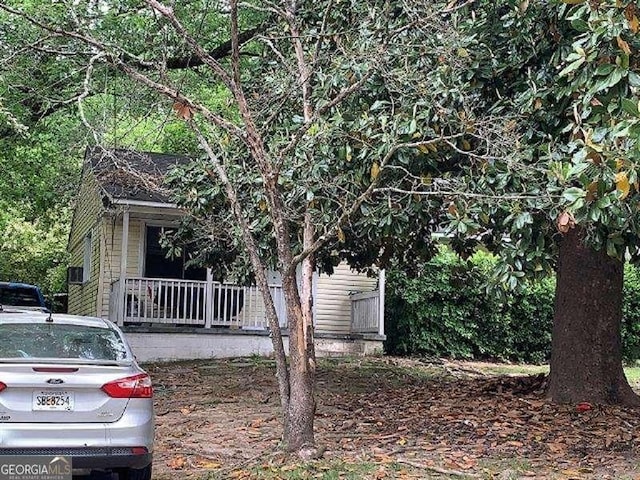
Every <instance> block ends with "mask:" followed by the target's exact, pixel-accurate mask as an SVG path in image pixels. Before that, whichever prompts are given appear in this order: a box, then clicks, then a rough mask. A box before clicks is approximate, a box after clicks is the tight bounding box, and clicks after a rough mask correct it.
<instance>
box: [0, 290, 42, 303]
mask: <svg viewBox="0 0 640 480" xmlns="http://www.w3.org/2000/svg"><path fill="white" fill-rule="evenodd" d="M0 305H17V306H23V307H40V306H42V305H41V302H40V297H39V295H38V292H37V291H36V290H35V289H33V288H27V287H3V286H0Z"/></svg>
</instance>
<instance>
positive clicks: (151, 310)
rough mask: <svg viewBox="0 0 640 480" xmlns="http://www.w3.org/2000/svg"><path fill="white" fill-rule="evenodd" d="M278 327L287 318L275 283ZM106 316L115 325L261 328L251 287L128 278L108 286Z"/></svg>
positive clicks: (260, 308)
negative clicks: (115, 323) (109, 287)
mask: <svg viewBox="0 0 640 480" xmlns="http://www.w3.org/2000/svg"><path fill="white" fill-rule="evenodd" d="M269 288H270V290H271V295H272V297H273V300H274V303H275V307H276V312H277V315H278V319H279V321H280V326H282V327H286V325H287V316H286V308H285V302H284V297H283V294H282V286H281V285H270V286H269ZM109 316H110V318H111V320H114V321H116V322H117V323H118V324H120V325H131V324H146V323H149V324H161V325H162V324H166V325H183V326H193V327H205V328H209V327H212V326H214V327H236V328H244V329H266V327H267V320H266V314H265V306H264V302H263V301H262V296H261V294H260V292H259V290H258V287H256V286H248V287H245V286H239V285H233V284H229V283H220V282H204V281H193V280H174V279H163V278H144V277H129V278H126V279H125V283H124V287H123V286H122V285H121V284H120V280H116V281H114V282H112V284H111V296H110V299H109Z"/></svg>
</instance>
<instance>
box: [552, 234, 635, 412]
mask: <svg viewBox="0 0 640 480" xmlns="http://www.w3.org/2000/svg"><path fill="white" fill-rule="evenodd" d="M582 238H583V231H582V229H580V228H579V227H576V228H573V229H571V230H570V231H569V232H568V233H566V234H565V236H564V238H563V240H562V242H561V244H560V254H559V260H558V272H557V283H556V296H555V313H554V318H553V337H552V345H551V372H550V374H549V386H548V391H547V394H548V396H549V398H550V399H551V400H552V401H554V402H558V403H579V402H591V403H596V404H621V405H640V397H638V396H637V395H636V394H635V393H634V392H633V391H632V390H631V387H630V386H629V383H628V382H627V379H626V378H625V376H624V372H623V370H622V345H621V337H620V324H621V321H622V284H623V263H622V262H621V261H620V260H618V259H615V258H612V257H610V256H608V255H607V254H606V252H605V251H602V250H601V251H595V250H593V249H592V248H589V247H585V246H584V245H583V244H582Z"/></svg>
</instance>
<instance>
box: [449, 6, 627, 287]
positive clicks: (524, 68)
mask: <svg viewBox="0 0 640 480" xmlns="http://www.w3.org/2000/svg"><path fill="white" fill-rule="evenodd" d="M470 10H472V11H473V15H467V17H466V18H465V19H462V20H461V21H460V24H459V25H460V30H461V33H460V35H461V36H462V37H465V38H468V39H469V42H468V44H467V45H466V46H465V50H466V54H467V55H469V57H471V58H472V59H473V62H474V68H472V69H471V70H470V71H469V73H468V77H467V78H466V83H465V86H464V88H465V89H469V91H476V92H477V95H478V96H477V99H478V101H477V102H476V104H475V106H474V107H475V111H476V112H478V111H484V112H486V111H492V112H495V113H496V114H498V113H501V114H502V115H504V116H508V117H510V118H511V123H508V124H507V126H508V128H507V129H506V130H505V135H506V136H508V137H509V139H510V140H509V141H511V142H512V148H513V151H512V154H511V155H510V156H508V157H505V158H494V157H490V156H486V155H485V156H473V155H470V159H471V160H475V161H471V162H469V163H467V164H465V165H463V167H462V172H463V174H462V175H460V176H459V177H458V181H460V182H461V184H462V186H463V187H464V190H466V191H467V192H473V193H474V194H475V196H474V197H473V198H465V195H461V196H460V197H458V198H452V199H451V201H452V203H453V205H454V207H452V208H451V209H450V217H451V218H450V227H449V231H450V232H451V234H452V235H456V236H459V237H461V238H460V241H467V242H468V239H469V236H470V234H471V235H474V236H475V237H474V238H476V239H478V240H480V241H481V242H482V243H483V244H484V245H486V246H487V247H488V248H490V249H491V250H493V251H496V252H500V255H501V256H502V258H503V259H504V260H505V262H504V263H503V265H502V266H501V268H500V270H499V272H498V280H499V281H500V282H501V283H503V284H504V285H506V286H508V287H510V288H514V287H516V286H517V284H518V282H520V281H522V280H524V279H525V272H528V273H533V274H535V275H540V276H544V275H547V274H549V273H550V272H551V271H552V270H553V267H554V264H555V259H556V254H557V241H558V239H559V235H558V230H560V231H561V232H562V231H566V230H568V229H570V228H574V226H575V225H579V226H580V227H582V228H584V231H585V232H586V240H587V242H588V244H589V245H590V246H593V247H594V248H596V249H606V251H607V253H609V255H611V256H614V257H618V258H622V256H623V253H624V252H625V251H628V252H630V254H631V255H632V256H633V257H635V255H636V252H637V251H638V238H639V236H638V233H640V231H638V225H640V224H639V223H638V222H637V212H638V208H637V202H638V201H639V199H640V197H639V196H638V195H637V193H638V192H637V188H636V184H637V179H638V174H637V171H636V170H637V167H636V164H637V162H638V160H639V159H640V155H639V152H640V150H639V148H640V147H639V144H638V138H639V129H640V115H639V114H638V103H639V101H640V88H639V87H640V81H639V79H640V77H639V76H638V60H637V55H636V52H637V51H638V49H640V43H639V42H640V40H639V38H640V36H638V35H637V33H638V28H639V27H638V15H639V10H638V7H637V2H633V1H619V0H603V1H597V2H592V1H572V2H561V1H544V2H520V1H506V0H505V1H501V2H479V3H478V2H474V3H473V5H472V6H471V7H470ZM459 14H460V15H461V16H462V15H463V13H462V12H460V13H459ZM473 153H474V154H475V153H477V152H473ZM461 189H462V188H461ZM460 222H464V224H465V225H464V227H463V228H462V229H460V228H459V226H460Z"/></svg>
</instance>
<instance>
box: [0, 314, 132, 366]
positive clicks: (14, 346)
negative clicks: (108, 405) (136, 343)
mask: <svg viewBox="0 0 640 480" xmlns="http://www.w3.org/2000/svg"><path fill="white" fill-rule="evenodd" d="M0 337H2V338H8V339H10V340H9V341H6V342H3V343H2V344H1V345H0V358H65V359H87V360H108V361H119V360H125V359H126V358H127V349H126V347H125V345H124V341H123V340H122V338H121V337H120V335H118V333H117V332H116V331H114V330H110V329H107V328H100V327H90V326H85V325H70V324H64V323H30V322H27V323H7V324H2V325H0Z"/></svg>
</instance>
